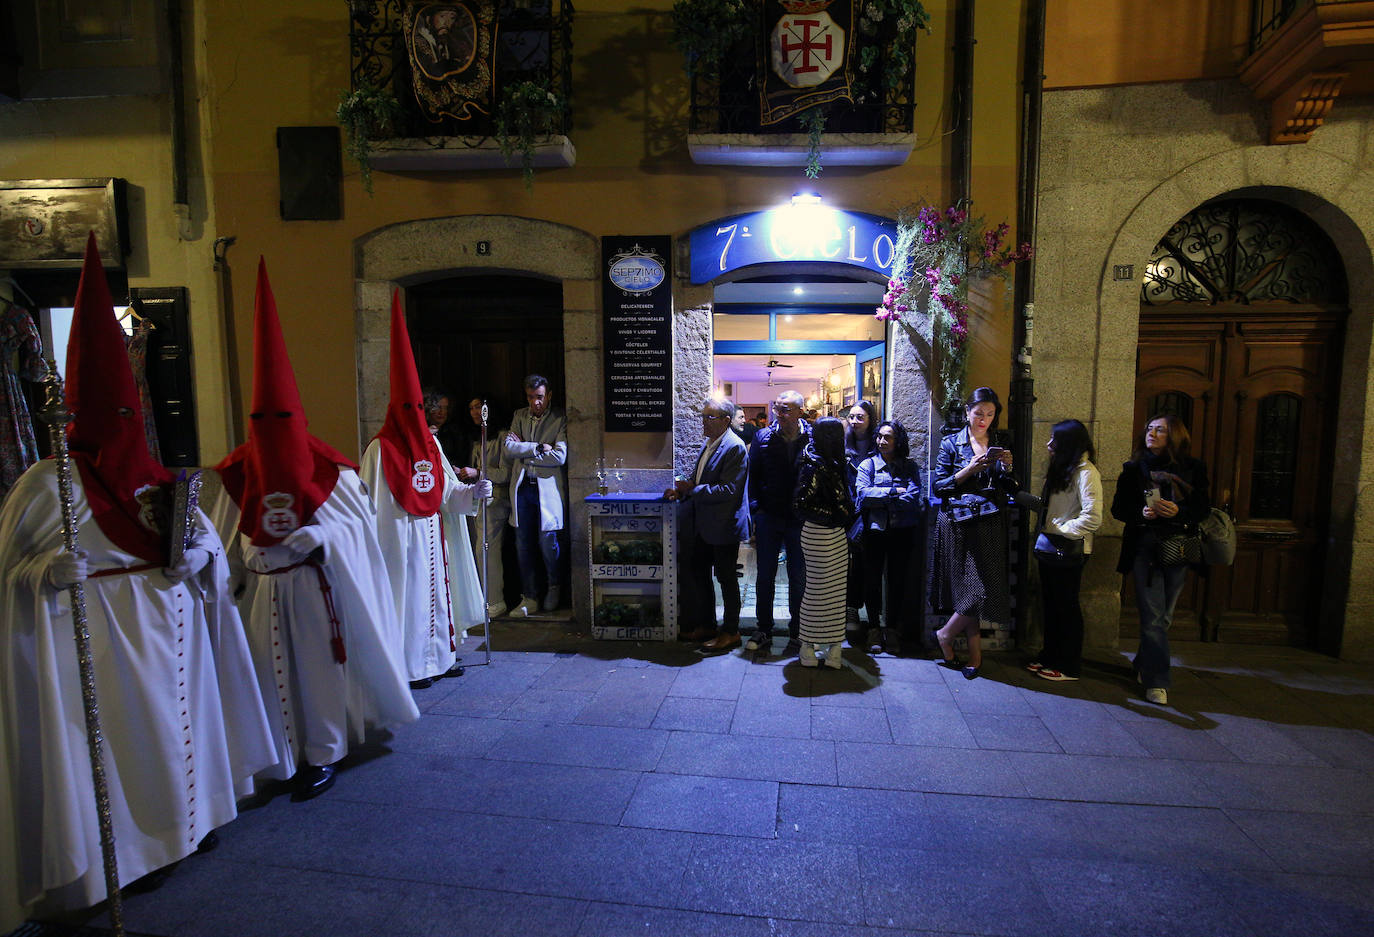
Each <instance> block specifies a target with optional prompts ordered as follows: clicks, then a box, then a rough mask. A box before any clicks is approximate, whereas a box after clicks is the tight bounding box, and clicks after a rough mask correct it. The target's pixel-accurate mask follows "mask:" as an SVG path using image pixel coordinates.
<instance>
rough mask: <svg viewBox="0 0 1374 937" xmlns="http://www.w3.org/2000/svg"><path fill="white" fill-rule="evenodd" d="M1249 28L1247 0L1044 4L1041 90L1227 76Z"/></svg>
mask: <svg viewBox="0 0 1374 937" xmlns="http://www.w3.org/2000/svg"><path fill="white" fill-rule="evenodd" d="M1249 29H1250V0H1150V2H1148V3H1145V2H1141V0H1048V3H1047V6H1046V16H1045V33H1046V36H1045V87H1046V88H1047V89H1051V88H1087V87H1094V86H1100V85H1122V84H1138V83H1147V82H1154V81H1187V80H1189V79H1193V78H1227V77H1230V76H1232V75H1234V74H1235V73H1236V66H1237V65H1238V64H1239V63H1240V62H1241V61H1242V60H1243V59H1244V58H1245V56H1246V55H1247V54H1248V50H1247V43H1248V41H1249Z"/></svg>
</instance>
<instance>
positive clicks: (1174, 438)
mask: <svg viewBox="0 0 1374 937" xmlns="http://www.w3.org/2000/svg"><path fill="white" fill-rule="evenodd" d="M1190 448H1191V440H1190V439H1189V436H1188V427H1186V426H1184V425H1183V421H1182V420H1180V419H1179V418H1178V417H1176V416H1156V417H1151V418H1150V420H1149V422H1147V423H1146V424H1145V431H1144V434H1143V435H1142V437H1141V440H1140V444H1139V445H1138V446H1137V448H1136V452H1135V455H1134V456H1133V457H1132V459H1131V461H1130V462H1127V463H1126V464H1125V465H1123V466H1122V467H1121V477H1120V478H1118V479H1117V482H1116V495H1115V496H1114V497H1113V498H1112V517H1114V518H1116V519H1117V520H1119V521H1121V522H1122V523H1123V524H1125V525H1126V529H1125V531H1124V533H1123V535H1122V538H1121V561H1120V562H1119V563H1117V565H1116V568H1117V572H1120V573H1130V574H1131V575H1132V578H1133V579H1134V582H1135V601H1136V607H1137V609H1138V610H1139V612H1140V647H1139V649H1138V650H1137V651H1136V655H1135V661H1134V663H1133V666H1134V668H1135V674H1136V679H1137V680H1138V681H1139V682H1140V683H1141V684H1142V685H1143V686H1144V687H1145V698H1146V699H1147V700H1149V701H1150V702H1151V703H1157V704H1159V705H1161V706H1163V705H1166V704H1167V703H1168V702H1169V693H1168V689H1169V684H1170V681H1169V625H1170V624H1171V623H1172V622H1173V618H1174V606H1175V605H1176V604H1177V603H1178V596H1179V593H1181V592H1182V591H1183V583H1184V580H1185V579H1186V578H1187V576H1188V567H1189V566H1190V565H1193V566H1195V567H1196V568H1197V569H1198V570H1199V571H1202V570H1204V569H1205V567H1203V566H1202V565H1201V562H1200V561H1201V559H1202V556H1201V548H1202V543H1201V541H1200V540H1199V539H1198V537H1197V525H1198V522H1199V521H1201V520H1202V519H1203V518H1204V517H1206V516H1207V514H1208V512H1209V511H1210V510H1211V507H1212V505H1211V500H1210V499H1209V497H1208V494H1207V466H1205V465H1203V464H1202V462H1201V461H1199V460H1197V459H1194V458H1192V457H1191V456H1190V455H1189V449H1190Z"/></svg>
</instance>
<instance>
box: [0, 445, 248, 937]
mask: <svg viewBox="0 0 1374 937" xmlns="http://www.w3.org/2000/svg"><path fill="white" fill-rule="evenodd" d="M73 474H74V475H75V476H76V477H74V478H73V480H72V487H73V501H74V506H75V512H76V522H77V525H78V528H79V530H80V545H81V548H82V549H83V550H85V551H86V553H87V554H88V555H89V563H90V569H91V571H92V572H93V573H94V572H97V571H99V570H106V569H116V568H121V569H122V568H128V567H131V566H138V565H142V564H143V563H144V561H143V560H142V559H140V558H138V557H136V556H133V555H131V554H129V553H126V552H124V551H123V550H122V549H120V548H119V547H117V546H115V545H114V544H113V543H112V542H111V541H110V540H109V539H108V538H107V537H106V536H105V535H104V533H103V532H102V531H101V529H100V527H99V526H98V525H97V524H96V523H95V522H94V520H93V519H92V517H91V511H90V506H89V504H88V503H87V501H86V498H85V496H84V493H83V491H82V487H81V479H80V476H79V475H77V474H76V473H75V472H73ZM60 517H61V513H60V501H59V495H58V484H57V474H56V466H55V464H54V463H53V462H52V461H43V462H40V463H38V464H37V465H34V466H32V467H31V468H30V469H29V470H28V471H27V472H26V473H25V474H24V475H23V477H21V478H20V479H19V481H18V483H16V485H15V487H14V488H13V489H12V490H11V491H10V493H9V497H8V498H7V499H6V500H5V503H4V505H3V508H0V744H3V746H4V747H3V750H2V751H0V765H2V766H3V767H0V932H3V931H5V930H7V929H8V928H9V927H11V926H12V922H11V920H10V919H11V918H12V917H14V916H15V915H16V914H22V913H23V912H22V910H20V909H19V907H18V906H19V905H27V904H29V903H30V902H33V901H35V900H37V899H39V898H43V899H44V909H45V910H47V909H49V908H78V907H85V906H88V905H91V904H94V903H96V902H98V901H101V900H103V899H104V898H105V878H104V866H103V862H102V858H101V851H100V831H99V825H98V822H97V818H96V811H95V795H94V786H93V782H92V780H91V765H90V757H89V749H88V747H87V740H86V723H85V707H84V705H83V703H82V697H81V682H80V677H79V673H78V665H77V657H76V642H75V638H74V631H73V623H72V613H71V606H70V598H69V597H70V593H69V592H68V591H66V590H63V591H62V592H60V593H59V592H57V591H56V590H54V589H53V588H52V587H51V586H50V585H48V584H47V582H46V578H45V577H46V571H47V566H48V563H49V561H50V560H51V557H52V555H53V553H54V552H55V551H56V550H58V549H59V547H60V546H61V543H62V531H61V527H60V523H59V520H58V519H59V518H60ZM197 519H198V522H199V527H198V529H197V531H196V534H195V537H194V543H193V545H194V546H195V547H198V548H201V549H205V550H209V551H210V552H211V556H212V560H211V562H210V563H208V564H207V565H206V566H205V567H204V569H202V570H201V571H200V572H199V573H198V574H197V575H195V576H193V577H190V578H188V579H187V580H185V581H184V582H182V583H180V584H173V583H172V582H171V581H169V580H168V579H167V577H166V576H164V575H163V573H162V570H161V569H153V570H147V571H143V572H135V573H121V574H118V575H110V576H102V577H98V578H94V579H89V580H87V581H86V583H85V586H84V589H85V605H86V623H87V630H88V631H89V633H90V644H91V654H92V659H93V661H94V665H95V683H96V692H97V697H98V705H99V709H100V718H101V726H102V730H103V735H104V738H105V745H104V760H105V766H106V767H105V775H106V778H107V781H108V788H109V794H110V803H111V814H112V819H113V826H114V836H115V844H116V855H117V859H118V865H119V879H120V883H121V885H122V884H125V883H128V882H131V881H133V880H134V879H136V878H139V877H141V876H143V875H146V874H147V873H149V872H151V871H153V870H155V869H159V868H161V867H163V866H165V865H168V864H170V863H173V862H176V861H177V860H179V859H182V858H184V857H185V856H187V855H189V854H190V853H191V852H194V851H195V848H196V846H197V844H199V842H200V841H201V839H203V838H204V837H205V836H206V834H208V833H209V832H211V831H212V830H213V829H215V828H216V827H218V826H222V825H223V824H225V823H228V822H229V821H230V820H232V819H234V817H235V816H236V815H237V810H236V807H235V801H236V795H237V794H239V793H244V792H246V791H247V790H248V784H249V779H250V778H251V777H252V775H253V773H254V772H256V771H260V770H262V769H264V768H267V767H269V766H270V765H271V764H272V763H273V761H274V760H275V757H274V756H273V754H272V747H271V740H270V737H269V735H268V730H267V721H266V716H265V715H264V712H263V703H262V699H261V697H260V696H259V694H258V689H257V684H256V682H255V681H254V680H253V667H252V662H251V660H250V657H249V651H248V645H247V642H246V641H245V640H244V633H243V627H242V624H241V623H240V621H239V616H238V613H237V612H236V611H235V609H234V606H233V603H232V602H231V601H230V599H229V592H228V580H229V567H228V564H227V563H226V562H225V556H224V551H223V550H222V549H221V548H220V544H219V538H218V537H216V536H215V534H214V532H213V530H212V529H211V528H210V526H209V523H208V522H207V520H206V518H205V516H204V514H200V513H199V512H198V514H197Z"/></svg>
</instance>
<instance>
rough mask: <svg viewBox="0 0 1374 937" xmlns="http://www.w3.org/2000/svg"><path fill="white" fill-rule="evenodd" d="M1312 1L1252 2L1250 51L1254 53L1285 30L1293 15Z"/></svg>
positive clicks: (1278, 0)
mask: <svg viewBox="0 0 1374 937" xmlns="http://www.w3.org/2000/svg"><path fill="white" fill-rule="evenodd" d="M1311 2H1312V0H1251V4H1250V51H1251V52H1254V51H1255V50H1256V49H1258V48H1259V47H1260V46H1262V45H1264V43H1265V41H1266V40H1267V39H1268V38H1269V37H1270V36H1272V35H1273V34H1274V33H1276V32H1278V31H1279V30H1280V29H1282V28H1283V24H1284V23H1286V22H1288V21H1289V19H1291V18H1292V16H1293V14H1294V13H1296V12H1297V11H1298V10H1300V9H1302V8H1303V7H1305V6H1307V5H1308V4H1310V3H1311Z"/></svg>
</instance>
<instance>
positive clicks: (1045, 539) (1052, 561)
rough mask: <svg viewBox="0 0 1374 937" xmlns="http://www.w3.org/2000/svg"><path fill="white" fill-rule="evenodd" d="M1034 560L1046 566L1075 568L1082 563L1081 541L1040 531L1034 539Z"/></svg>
mask: <svg viewBox="0 0 1374 937" xmlns="http://www.w3.org/2000/svg"><path fill="white" fill-rule="evenodd" d="M1035 558H1036V559H1037V560H1039V561H1040V562H1042V563H1044V564H1045V565H1046V566H1077V565H1078V564H1079V563H1081V562H1083V541H1082V540H1075V539H1074V538H1072V537H1065V536H1064V535H1063V534H1051V533H1046V532H1045V531H1043V530H1042V531H1040V535H1039V536H1038V537H1036V538H1035Z"/></svg>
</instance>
